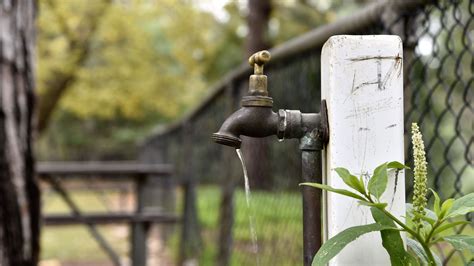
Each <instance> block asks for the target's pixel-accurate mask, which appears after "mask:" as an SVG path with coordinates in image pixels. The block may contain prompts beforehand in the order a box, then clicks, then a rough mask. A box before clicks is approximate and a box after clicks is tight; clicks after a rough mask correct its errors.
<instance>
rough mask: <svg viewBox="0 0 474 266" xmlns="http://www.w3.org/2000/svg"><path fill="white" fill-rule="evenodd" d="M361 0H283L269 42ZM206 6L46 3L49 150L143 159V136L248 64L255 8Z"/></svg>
mask: <svg viewBox="0 0 474 266" xmlns="http://www.w3.org/2000/svg"><path fill="white" fill-rule="evenodd" d="M355 1H356V0H352V1H349V0H347V1H342V0H331V1H309V0H308V1H301V0H299V1H274V5H275V7H274V8H273V12H272V14H271V16H270V17H269V22H268V34H267V35H266V37H265V38H266V41H267V42H268V43H274V44H278V43H281V42H283V41H285V40H287V39H289V38H291V37H294V36H297V35H298V34H301V33H302V32H305V31H308V30H310V29H312V28H314V27H316V26H318V25H320V24H323V23H325V22H327V21H330V20H333V19H334V18H335V17H337V15H336V13H335V12H333V11H332V10H333V7H339V6H342V7H344V8H346V7H353V3H355ZM198 3H199V1H178V0H160V1H158V0H147V1H140V0H129V1H111V0H86V1H84V0H69V1H59V0H40V1H39V6H40V13H39V14H40V16H39V21H38V26H39V40H38V57H39V60H38V62H39V65H38V90H39V96H40V108H39V109H40V113H41V114H40V119H39V124H40V125H39V128H40V130H41V132H42V134H41V135H42V137H41V139H40V141H39V143H40V145H39V146H38V150H39V153H38V154H39V156H40V157H41V158H45V159H46V158H47V159H85V158H89V159H104V158H108V159H113V157H114V156H115V158H116V159H121V158H133V156H134V154H133V152H132V151H133V150H134V147H135V145H136V141H137V140H138V139H140V138H143V137H144V136H146V135H147V134H149V132H150V130H151V128H152V127H154V126H156V125H157V124H160V123H167V122H169V121H171V120H173V119H176V118H178V117H179V116H180V115H182V114H183V112H184V111H186V110H187V109H188V108H189V107H191V106H193V105H195V104H196V103H197V102H199V100H200V99H202V97H204V96H205V95H206V92H207V89H208V88H210V87H211V86H210V85H212V83H214V82H215V81H216V80H218V79H220V78H221V77H223V76H224V75H225V74H226V73H227V72H228V71H229V70H231V69H232V68H233V67H235V66H236V65H238V64H239V63H241V62H242V58H244V57H245V55H246V51H245V49H244V45H245V40H246V36H247V34H248V32H249V31H248V30H249V27H248V26H247V24H246V20H245V18H246V15H247V12H248V7H247V5H246V4H245V3H244V2H241V1H228V2H227V4H226V5H225V8H224V9H223V10H220V11H216V10H204V9H202V8H200V7H199V5H198ZM216 9H217V7H216ZM211 12H212V13H211ZM215 12H221V13H225V14H226V15H225V16H224V18H218V16H216V14H215ZM46 129H47V130H48V131H47V132H45V130H46ZM44 133H47V134H44Z"/></svg>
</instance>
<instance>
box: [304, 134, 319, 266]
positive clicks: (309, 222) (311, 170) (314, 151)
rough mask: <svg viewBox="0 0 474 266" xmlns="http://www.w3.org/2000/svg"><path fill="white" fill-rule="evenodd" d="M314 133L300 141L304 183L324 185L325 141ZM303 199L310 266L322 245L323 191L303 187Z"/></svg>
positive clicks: (307, 257)
mask: <svg viewBox="0 0 474 266" xmlns="http://www.w3.org/2000/svg"><path fill="white" fill-rule="evenodd" d="M317 136H318V135H317V134H314V133H313V132H311V133H308V134H306V135H305V136H304V137H303V138H301V140H300V149H301V168H302V182H312V183H320V184H321V183H322V175H323V171H322V155H321V153H322V148H323V145H324V143H323V141H321V139H319V138H318V137H317ZM301 193H302V196H303V197H302V198H303V260H304V265H305V266H309V265H311V263H312V261H313V257H314V255H315V254H316V252H317V251H318V250H319V248H320V247H321V244H322V203H321V196H322V193H321V190H319V189H313V188H311V187H308V186H302V187H301Z"/></svg>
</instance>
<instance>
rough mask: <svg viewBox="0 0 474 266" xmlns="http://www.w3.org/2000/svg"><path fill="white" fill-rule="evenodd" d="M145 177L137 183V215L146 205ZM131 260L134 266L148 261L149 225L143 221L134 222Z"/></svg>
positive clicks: (141, 177)
mask: <svg viewBox="0 0 474 266" xmlns="http://www.w3.org/2000/svg"><path fill="white" fill-rule="evenodd" d="M145 179H146V176H145V175H139V177H138V178H137V181H136V183H135V199H136V203H135V204H136V207H135V213H136V214H140V213H142V212H143V209H144V203H145V193H144V188H145ZM131 226H132V228H131V229H132V233H131V260H132V265H133V266H144V265H146V261H147V236H148V227H149V225H148V224H147V223H145V222H142V221H135V222H132V225H131Z"/></svg>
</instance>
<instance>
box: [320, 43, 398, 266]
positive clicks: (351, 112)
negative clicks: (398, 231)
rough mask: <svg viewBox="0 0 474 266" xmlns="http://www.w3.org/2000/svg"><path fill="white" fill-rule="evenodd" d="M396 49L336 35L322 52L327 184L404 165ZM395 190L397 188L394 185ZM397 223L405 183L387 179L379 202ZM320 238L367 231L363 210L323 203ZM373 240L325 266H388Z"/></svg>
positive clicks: (348, 202)
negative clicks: (340, 170) (344, 174)
mask: <svg viewBox="0 0 474 266" xmlns="http://www.w3.org/2000/svg"><path fill="white" fill-rule="evenodd" d="M402 61H403V60H402V42H401V40H400V38H399V37H398V36H393V35H364V36H353V35H341V36H333V37H331V38H330V39H329V40H328V41H327V42H326V44H325V45H324V47H323V50H322V57H321V64H322V66H321V67H322V73H321V79H322V98H323V99H326V101H327V105H328V116H329V128H330V137H329V144H328V146H327V149H326V156H327V157H326V164H325V167H326V173H325V175H326V176H325V182H326V184H328V185H330V186H332V187H336V188H348V187H347V186H346V185H345V184H344V182H343V181H342V180H341V178H340V177H339V176H338V175H337V174H336V173H335V171H334V168H336V167H345V168H347V169H349V171H350V172H352V173H356V174H357V175H364V176H365V177H366V180H367V176H366V175H367V174H370V175H372V173H373V170H374V169H375V167H376V166H378V165H379V164H382V163H384V162H389V161H400V162H404V152H403V149H404V145H403V69H402ZM395 183H396V184H395ZM382 199H383V201H385V202H388V203H389V206H388V207H387V209H388V210H390V211H391V212H392V213H394V214H396V216H398V217H399V218H400V219H403V218H402V216H404V215H405V177H404V173H403V172H401V173H400V174H399V175H398V178H395V176H394V175H392V176H389V184H388V187H387V190H386V192H385V193H384V194H383V196H382ZM325 202H326V205H325V217H324V219H325V222H324V225H325V230H326V232H325V236H326V238H331V237H333V236H334V235H336V234H337V233H339V232H341V231H342V230H344V229H346V228H348V227H352V226H356V225H363V224H369V223H373V222H374V221H373V219H372V216H371V213H370V210H369V208H368V207H365V206H360V205H358V204H357V202H356V200H353V199H351V198H347V197H343V196H340V195H338V194H334V193H327V194H326V197H325ZM381 243H382V242H381V238H380V233H379V232H374V233H369V234H366V235H364V236H362V237H360V238H359V239H357V240H356V241H354V242H352V243H351V244H349V245H348V246H347V247H345V248H344V249H343V250H342V251H341V253H339V255H338V256H336V258H334V259H333V260H332V261H331V262H330V265H390V260H389V256H388V254H387V252H386V251H385V249H384V248H383V247H382V244H381Z"/></svg>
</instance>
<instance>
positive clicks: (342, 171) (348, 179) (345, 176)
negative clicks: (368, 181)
mask: <svg viewBox="0 0 474 266" xmlns="http://www.w3.org/2000/svg"><path fill="white" fill-rule="evenodd" d="M334 170H335V171H336V173H337V174H338V175H339V176H340V177H341V178H342V181H344V183H346V185H348V186H349V187H351V188H353V189H355V190H357V191H359V192H360V193H362V194H363V193H365V187H364V183H363V182H362V181H361V180H359V179H357V177H356V176H354V175H352V174H351V173H350V172H349V170H347V169H346V168H342V167H337V168H335V169H334Z"/></svg>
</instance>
